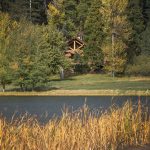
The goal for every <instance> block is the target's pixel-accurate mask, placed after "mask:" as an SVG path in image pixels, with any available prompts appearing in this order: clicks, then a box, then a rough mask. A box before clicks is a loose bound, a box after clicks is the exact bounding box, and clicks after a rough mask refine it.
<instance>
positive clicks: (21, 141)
mask: <svg viewBox="0 0 150 150" xmlns="http://www.w3.org/2000/svg"><path fill="white" fill-rule="evenodd" d="M99 113H101V112H98V111H96V112H91V111H89V108H88V107H87V106H84V107H83V108H81V109H80V110H78V111H76V112H72V113H69V112H68V111H67V109H66V110H65V111H64V112H63V116H62V117H61V118H59V119H56V118H53V119H52V120H50V121H49V122H48V123H47V124H45V125H40V124H39V123H38V121H37V120H36V119H34V118H32V117H27V116H26V115H25V116H24V117H22V118H21V119H18V120H12V122H9V123H8V122H7V121H6V120H5V119H3V118H0V149H1V150H117V149H118V150H121V149H123V148H125V147H127V146H133V145H144V144H148V143H150V115H149V113H148V108H146V107H143V106H141V104H140V102H139V104H138V108H137V109H136V110H135V109H134V107H133V105H132V104H131V103H130V102H127V103H126V104H125V105H124V106H123V107H122V108H115V107H112V108H110V109H109V111H108V112H104V113H102V114H101V115H99Z"/></svg>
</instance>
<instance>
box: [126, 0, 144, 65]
mask: <svg viewBox="0 0 150 150" xmlns="http://www.w3.org/2000/svg"><path fill="white" fill-rule="evenodd" d="M142 11H143V10H142V8H141V6H140V0H129V3H128V6H127V10H126V13H127V16H128V21H129V22H130V25H131V26H132V33H131V36H130V39H129V40H128V41H127V42H128V49H127V58H128V62H129V63H131V62H132V61H133V58H134V56H136V55H139V54H140V52H141V47H140V39H141V33H142V32H143V30H144V29H145V25H144V16H143V14H142Z"/></svg>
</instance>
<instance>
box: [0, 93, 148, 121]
mask: <svg viewBox="0 0 150 150" xmlns="http://www.w3.org/2000/svg"><path fill="white" fill-rule="evenodd" d="M138 99H140V100H141V102H142V104H144V105H147V106H148V107H150V96H148V97H146V96H143V97H138V96H114V97H112V96H87V97H84V96H27V97H23V96H19V97H15V96H10V97H9V96H7V97H5V96H4V97H3V96H1V97H0V114H1V115H2V116H4V117H6V119H8V120H10V119H11V118H12V116H13V115H14V114H15V117H18V116H20V115H23V114H25V113H28V114H31V115H34V116H36V117H37V118H38V120H39V121H40V122H47V121H48V120H49V119H50V118H52V117H53V116H54V115H55V116H58V117H59V116H61V114H62V109H63V108H64V106H65V107H69V108H70V109H73V110H76V109H78V108H80V107H82V106H83V105H84V104H85V103H86V105H88V107H89V108H91V109H98V108H100V109H103V110H105V109H108V108H109V107H110V106H111V105H112V104H115V105H116V106H118V107H121V106H122V105H123V104H124V103H125V102H126V101H127V100H131V101H132V103H133V104H135V105H136V104H137V103H138Z"/></svg>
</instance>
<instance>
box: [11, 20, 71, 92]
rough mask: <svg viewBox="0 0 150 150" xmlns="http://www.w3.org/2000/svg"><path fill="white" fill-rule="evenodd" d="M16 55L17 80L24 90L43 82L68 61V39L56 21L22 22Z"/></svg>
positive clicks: (64, 66) (15, 71) (15, 73)
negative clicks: (44, 23)
mask: <svg viewBox="0 0 150 150" xmlns="http://www.w3.org/2000/svg"><path fill="white" fill-rule="evenodd" d="M15 46H16V47H15V51H16V52H15V53H16V57H15V59H14V66H16V67H15V68H14V78H15V79H16V80H15V83H16V84H18V85H20V87H21V88H22V90H26V89H29V88H32V89H34V88H35V87H39V86H44V85H46V84H47V83H48V82H49V81H50V76H51V75H53V74H58V73H59V71H60V67H63V68H64V69H66V68H67V67H68V66H69V65H68V63H67V60H66V58H65V57H64V55H63V50H64V49H65V42H64V41H63V36H62V33H60V32H59V31H58V30H57V29H56V28H55V26H54V25H53V24H51V23H49V24H48V25H47V26H44V25H43V26H35V25H32V24H31V23H28V22H22V23H21V24H20V29H19V30H18V31H17V37H16V43H15Z"/></svg>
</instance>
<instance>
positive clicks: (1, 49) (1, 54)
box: [0, 13, 17, 91]
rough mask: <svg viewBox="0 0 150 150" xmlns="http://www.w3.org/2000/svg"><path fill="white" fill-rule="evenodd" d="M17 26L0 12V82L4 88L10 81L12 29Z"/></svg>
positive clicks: (6, 15)
mask: <svg viewBox="0 0 150 150" xmlns="http://www.w3.org/2000/svg"><path fill="white" fill-rule="evenodd" d="M15 28H17V23H16V22H13V21H11V19H10V17H9V15H8V14H4V13H0V29H1V30H0V84H1V85H2V86H3V91H4V90H5V84H7V83H8V82H10V78H11V62H12V57H13V53H12V49H11V44H12V42H13V41H12V39H11V35H12V32H13V30H15Z"/></svg>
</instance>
